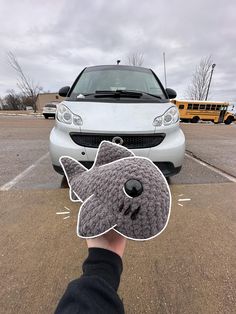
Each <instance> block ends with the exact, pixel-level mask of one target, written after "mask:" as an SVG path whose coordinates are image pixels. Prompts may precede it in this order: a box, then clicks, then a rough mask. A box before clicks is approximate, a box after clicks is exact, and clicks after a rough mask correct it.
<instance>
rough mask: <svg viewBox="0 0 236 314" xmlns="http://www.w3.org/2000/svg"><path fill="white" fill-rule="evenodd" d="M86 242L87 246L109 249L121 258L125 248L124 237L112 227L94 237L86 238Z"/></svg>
mask: <svg viewBox="0 0 236 314" xmlns="http://www.w3.org/2000/svg"><path fill="white" fill-rule="evenodd" d="M86 242H87V246H88V248H92V247H96V248H101V249H106V250H110V251H112V252H114V253H116V254H118V255H119V256H120V257H121V258H122V256H123V254H124V250H125V245H126V238H125V237H123V236H122V235H120V234H119V233H117V232H116V231H114V230H113V229H112V230H110V231H108V232H107V233H105V234H103V235H101V236H98V237H96V238H92V239H86Z"/></svg>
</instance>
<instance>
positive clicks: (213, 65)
mask: <svg viewBox="0 0 236 314" xmlns="http://www.w3.org/2000/svg"><path fill="white" fill-rule="evenodd" d="M215 66H216V64H215V63H213V64H212V66H211V76H210V79H209V84H208V87H207V93H206V98H205V100H207V98H208V94H209V89H210V85H211V79H212V75H213V71H214V68H215Z"/></svg>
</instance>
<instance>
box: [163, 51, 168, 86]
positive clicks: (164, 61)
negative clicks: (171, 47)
mask: <svg viewBox="0 0 236 314" xmlns="http://www.w3.org/2000/svg"><path fill="white" fill-rule="evenodd" d="M163 65H164V77H165V88H166V87H167V82H166V53H165V52H163Z"/></svg>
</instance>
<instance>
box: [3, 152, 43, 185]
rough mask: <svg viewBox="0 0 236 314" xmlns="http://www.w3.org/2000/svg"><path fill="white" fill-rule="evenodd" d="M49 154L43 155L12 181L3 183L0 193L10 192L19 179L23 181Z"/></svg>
mask: <svg viewBox="0 0 236 314" xmlns="http://www.w3.org/2000/svg"><path fill="white" fill-rule="evenodd" d="M48 155H49V153H47V154H45V155H43V156H42V157H40V158H39V159H38V160H37V161H36V162H35V163H34V164H33V165H31V166H29V167H28V168H27V169H25V170H24V171H23V172H21V173H20V174H18V176H16V177H15V178H14V179H12V180H11V181H9V182H7V183H5V184H4V185H2V186H1V187H0V191H8V190H10V189H11V188H12V187H13V186H14V185H16V184H17V183H18V182H19V181H20V180H21V179H23V178H24V177H25V176H26V175H27V174H28V173H30V172H31V170H33V169H34V168H35V167H36V166H37V165H38V164H40V162H41V161H43V160H44V159H45V158H47V157H48Z"/></svg>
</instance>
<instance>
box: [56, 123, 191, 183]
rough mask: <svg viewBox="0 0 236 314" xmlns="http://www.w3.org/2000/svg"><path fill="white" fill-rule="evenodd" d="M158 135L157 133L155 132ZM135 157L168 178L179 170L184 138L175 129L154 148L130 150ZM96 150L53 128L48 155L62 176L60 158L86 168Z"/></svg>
mask: <svg viewBox="0 0 236 314" xmlns="http://www.w3.org/2000/svg"><path fill="white" fill-rule="evenodd" d="M157 133H159V132H157ZM117 135H118V136H119V134H117ZM131 150H132V151H133V152H134V154H135V155H136V156H143V157H147V158H149V159H151V160H152V161H153V162H154V163H155V164H156V165H157V166H158V167H159V168H160V170H161V171H162V172H163V174H164V175H165V176H166V177H168V176H172V175H174V174H176V173H178V172H179V171H180V169H181V166H182V163H183V159H184V153H185V137H184V134H183V132H182V130H181V129H180V128H179V127H176V128H175V129H174V131H172V132H169V133H168V134H167V135H166V136H165V138H164V140H163V141H162V142H161V143H160V144H159V145H157V146H155V147H150V148H142V149H131ZM96 153H97V148H91V147H83V146H80V145H78V144H76V143H75V142H74V141H73V140H72V138H71V136H70V135H69V134H68V133H66V132H64V131H63V130H62V129H60V128H57V127H54V128H53V129H52V131H51V134H50V155H51V160H52V164H53V167H54V169H55V170H56V171H57V172H59V173H61V174H63V172H62V171H61V169H60V168H61V166H60V163H59V158H60V157H61V156H70V157H72V158H74V159H76V160H78V161H79V162H81V163H82V164H83V165H84V166H86V167H87V168H90V167H91V166H92V164H93V161H94V159H95V156H96Z"/></svg>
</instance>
